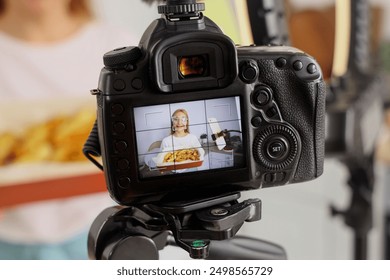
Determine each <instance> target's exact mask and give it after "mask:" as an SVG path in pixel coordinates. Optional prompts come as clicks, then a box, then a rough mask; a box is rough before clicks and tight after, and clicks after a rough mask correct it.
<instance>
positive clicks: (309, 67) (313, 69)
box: [306, 63, 317, 74]
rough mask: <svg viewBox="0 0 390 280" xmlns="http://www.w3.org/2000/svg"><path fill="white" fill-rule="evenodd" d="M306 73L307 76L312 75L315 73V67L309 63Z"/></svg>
mask: <svg viewBox="0 0 390 280" xmlns="http://www.w3.org/2000/svg"><path fill="white" fill-rule="evenodd" d="M306 69H307V72H309V74H314V73H316V72H317V66H316V65H315V64H314V63H310V64H309V65H308V66H307V68H306Z"/></svg>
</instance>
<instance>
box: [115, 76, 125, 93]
mask: <svg viewBox="0 0 390 280" xmlns="http://www.w3.org/2000/svg"><path fill="white" fill-rule="evenodd" d="M113 87H114V89H115V90H117V91H122V90H124V89H125V88H126V83H125V81H124V80H122V79H117V80H115V81H114V85H113Z"/></svg>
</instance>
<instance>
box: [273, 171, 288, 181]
mask: <svg viewBox="0 0 390 280" xmlns="http://www.w3.org/2000/svg"><path fill="white" fill-rule="evenodd" d="M285 177H286V174H285V173H284V172H277V173H275V181H276V182H282V181H283V180H284V178H285Z"/></svg>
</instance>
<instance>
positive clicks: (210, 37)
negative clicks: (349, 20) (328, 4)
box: [86, 0, 325, 205]
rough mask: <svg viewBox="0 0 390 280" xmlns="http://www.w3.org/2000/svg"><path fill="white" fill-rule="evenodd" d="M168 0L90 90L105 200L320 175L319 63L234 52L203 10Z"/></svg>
mask: <svg viewBox="0 0 390 280" xmlns="http://www.w3.org/2000/svg"><path fill="white" fill-rule="evenodd" d="M166 2H167V3H166V5H160V6H159V7H158V10H159V13H160V14H162V17H161V18H159V19H157V20H155V21H154V22H152V23H151V24H150V26H149V27H148V28H147V30H146V31H145V33H144V34H143V36H142V38H141V40H140V43H139V45H138V46H128V47H122V48H117V49H114V50H112V51H110V52H108V53H106V54H105V55H104V57H103V60H104V68H103V69H102V70H101V74H100V78H99V84H98V88H97V89H95V90H92V93H93V94H95V95H96V98H97V126H96V127H95V130H94V133H95V136H98V139H99V141H98V142H99V146H100V149H101V150H100V151H98V152H97V154H99V153H101V155H102V162H103V166H104V168H103V169H104V173H105V179H106V183H107V187H108V190H109V193H110V195H111V196H112V198H113V199H114V200H115V201H116V202H118V203H119V204H121V205H140V204H145V203H156V202H157V203H160V202H161V201H171V202H172V201H179V200H180V201H183V200H185V198H190V199H193V198H195V197H211V196H214V197H215V196H218V195H220V194H228V193H234V192H241V191H244V190H251V189H258V188H261V187H272V186H280V185H285V184H290V183H298V182H305V181H308V180H312V179H315V178H316V177H318V176H320V175H321V174H322V172H323V161H324V139H325V129H324V125H325V84H324V82H323V78H322V73H321V69H320V67H319V65H318V63H317V62H316V60H315V59H314V58H313V57H311V56H309V55H307V54H305V53H304V52H302V51H300V50H298V49H296V48H293V47H287V46H276V45H272V46H271V45H269V46H255V45H251V46H236V45H235V44H234V42H233V41H232V40H231V39H230V38H229V37H227V36H226V35H224V34H223V33H222V31H221V29H220V28H219V27H218V26H217V25H216V24H215V23H214V22H213V21H212V20H210V19H209V18H207V17H205V16H203V14H202V11H203V10H204V7H205V5H204V4H203V3H197V2H196V1H195V0H193V1H188V0H185V1H173V0H172V1H170V0H168V1H166ZM86 154H88V152H86ZM89 157H90V156H89ZM95 163H96V161H95Z"/></svg>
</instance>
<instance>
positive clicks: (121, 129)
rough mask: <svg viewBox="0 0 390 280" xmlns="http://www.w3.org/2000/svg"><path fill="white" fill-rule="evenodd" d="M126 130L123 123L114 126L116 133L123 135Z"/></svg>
mask: <svg viewBox="0 0 390 280" xmlns="http://www.w3.org/2000/svg"><path fill="white" fill-rule="evenodd" d="M125 130H126V125H125V124H124V123H122V122H117V123H115V124H114V131H115V132H116V133H123V132H124V131H125Z"/></svg>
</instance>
